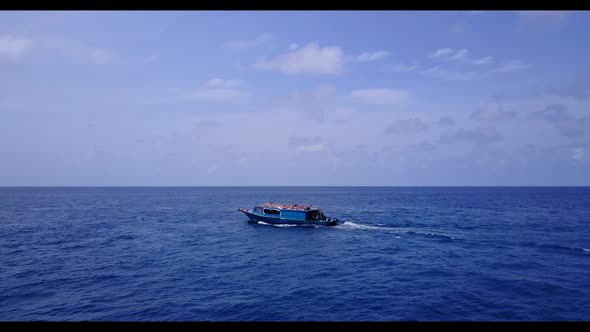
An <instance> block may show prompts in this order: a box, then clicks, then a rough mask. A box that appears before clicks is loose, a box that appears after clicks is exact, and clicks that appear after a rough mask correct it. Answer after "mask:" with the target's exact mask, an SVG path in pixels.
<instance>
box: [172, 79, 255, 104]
mask: <svg viewBox="0 0 590 332" xmlns="http://www.w3.org/2000/svg"><path fill="white" fill-rule="evenodd" d="M241 84H242V83H241V81H237V80H224V79H221V78H213V79H210V80H209V81H208V82H207V83H206V84H205V85H204V86H203V87H201V88H198V89H195V90H193V91H191V92H190V93H188V94H186V95H184V96H183V98H181V99H182V100H188V101H203V102H228V101H235V100H239V99H242V98H244V97H246V93H244V92H243V91H241V90H239V89H237V87H238V86H239V85H241Z"/></svg>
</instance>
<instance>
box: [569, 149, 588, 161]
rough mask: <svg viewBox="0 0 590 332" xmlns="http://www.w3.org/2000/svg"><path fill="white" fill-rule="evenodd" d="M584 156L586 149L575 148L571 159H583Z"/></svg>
mask: <svg viewBox="0 0 590 332" xmlns="http://www.w3.org/2000/svg"><path fill="white" fill-rule="evenodd" d="M585 157H586V150H585V149H584V148H575V149H574V151H573V154H572V159H574V160H583V159H584V158H585Z"/></svg>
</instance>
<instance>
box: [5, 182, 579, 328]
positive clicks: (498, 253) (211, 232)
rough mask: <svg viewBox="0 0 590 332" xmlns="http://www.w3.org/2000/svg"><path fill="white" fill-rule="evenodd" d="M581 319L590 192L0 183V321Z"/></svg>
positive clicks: (499, 189)
mask: <svg viewBox="0 0 590 332" xmlns="http://www.w3.org/2000/svg"><path fill="white" fill-rule="evenodd" d="M269 199H270V200H272V201H275V202H287V203H311V204H315V205H319V206H321V207H322V208H323V210H324V211H325V213H326V215H328V216H333V217H338V218H340V219H344V220H346V222H345V223H344V224H343V225H340V226H336V227H327V226H315V227H314V226H312V227H309V226H295V227H276V226H270V225H263V224H256V223H248V222H247V219H246V217H245V216H244V215H243V214H242V213H240V212H238V211H237V209H238V208H239V207H245V208H252V207H253V206H254V204H255V203H258V202H262V201H268V200H269ZM589 318H590V188H411V187H407V188H403V187H402V188H379V187H377V188H364V187H353V188H347V187H319V188H318V187H260V188H248V187H235V188H198V187H196V188H190V187H186V188H0V320H3V321H13V320H25V321H28V320H49V321H54V320H58V321H81V320H92V321H95V320H96V321H103V320H106V321H122V320H124V321H130V320H133V321H407V320H411V321H440V320H443V321H447V320H454V321H457V320H460V321H472V320H475V321H497V320H502V321H516V320H518V321H522V320H526V321H528V320H535V321H548V320H552V321H555V320H577V321H579V320H588V319H589Z"/></svg>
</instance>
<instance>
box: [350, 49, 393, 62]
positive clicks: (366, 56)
mask: <svg viewBox="0 0 590 332" xmlns="http://www.w3.org/2000/svg"><path fill="white" fill-rule="evenodd" d="M388 55H389V52H387V51H377V52H365V53H363V54H361V55H359V56H357V57H356V61H359V62H370V61H377V60H380V59H383V58H385V57H387V56H388Z"/></svg>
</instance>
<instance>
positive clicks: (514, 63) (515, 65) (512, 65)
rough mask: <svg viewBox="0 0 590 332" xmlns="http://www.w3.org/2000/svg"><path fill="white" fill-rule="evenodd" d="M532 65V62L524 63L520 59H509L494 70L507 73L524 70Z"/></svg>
mask: <svg viewBox="0 0 590 332" xmlns="http://www.w3.org/2000/svg"><path fill="white" fill-rule="evenodd" d="M530 67H531V65H530V64H527V63H524V62H522V61H520V60H511V61H508V62H506V63H504V64H503V65H501V66H499V67H498V68H496V69H494V70H493V71H494V72H502V73H506V72H512V71H519V70H524V69H528V68H530Z"/></svg>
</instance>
